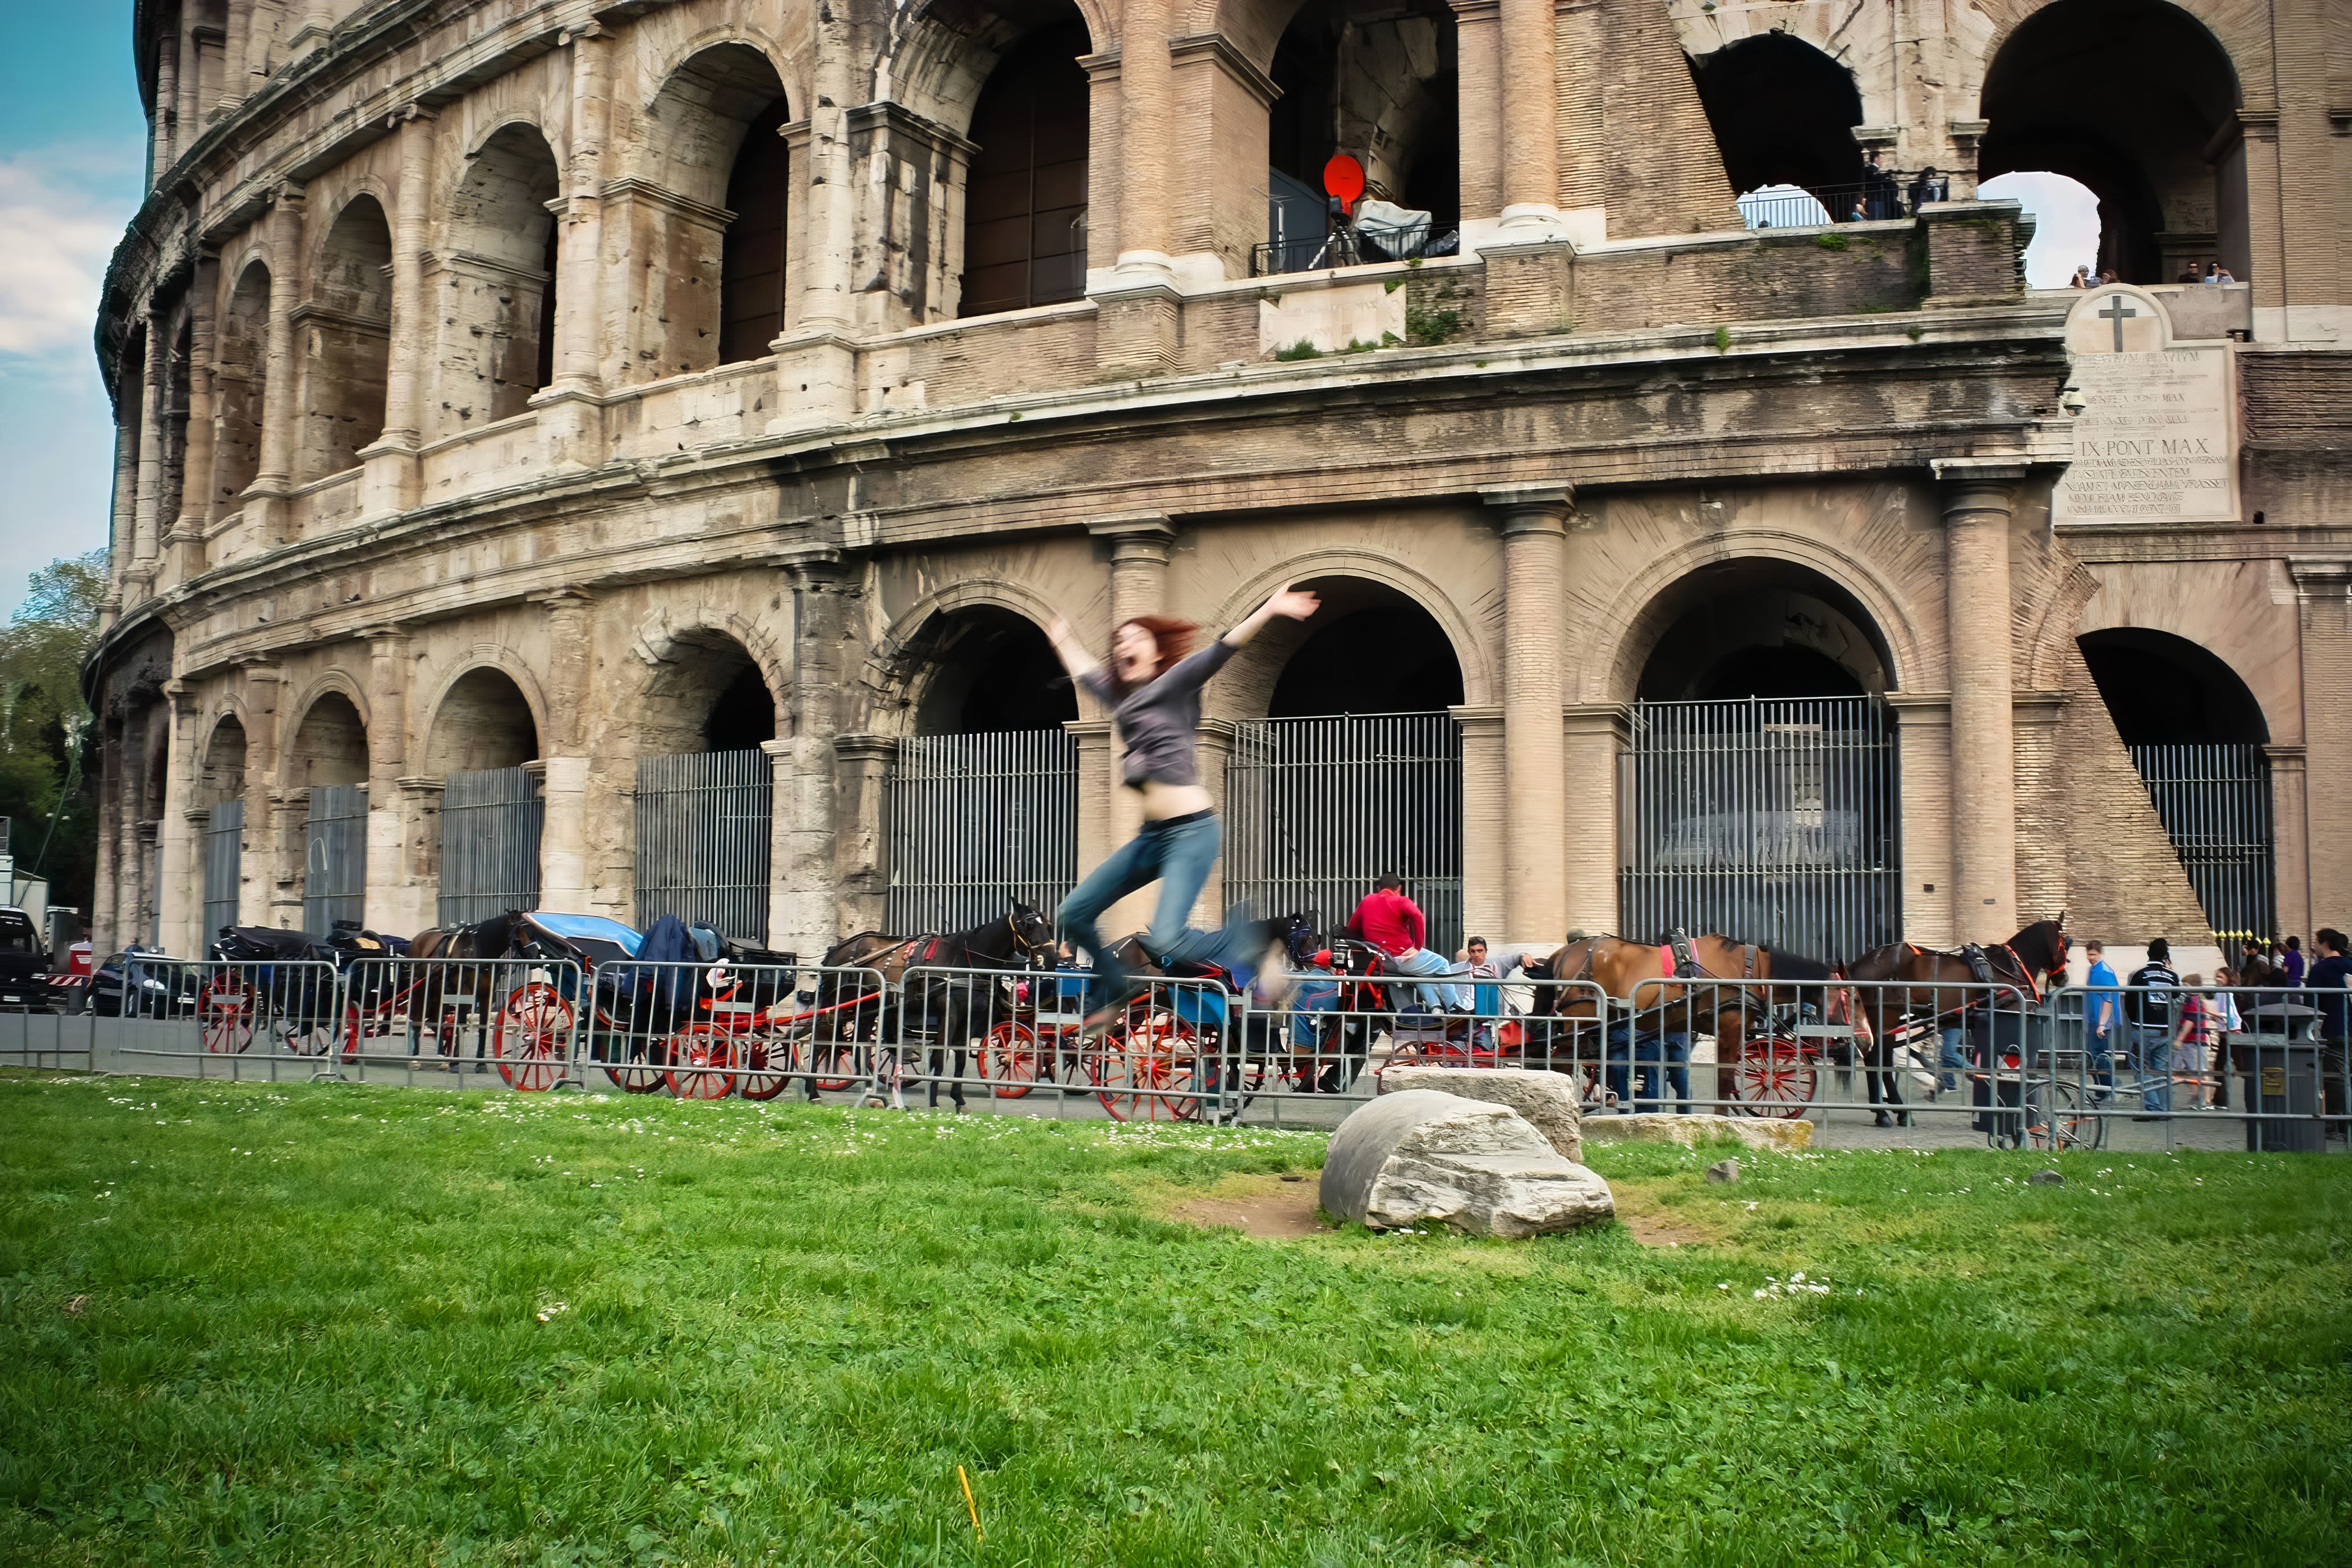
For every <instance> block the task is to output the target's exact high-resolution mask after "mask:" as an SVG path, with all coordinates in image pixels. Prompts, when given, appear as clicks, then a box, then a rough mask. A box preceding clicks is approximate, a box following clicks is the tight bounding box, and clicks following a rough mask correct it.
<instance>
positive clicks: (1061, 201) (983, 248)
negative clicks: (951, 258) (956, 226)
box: [956, 0, 1092, 316]
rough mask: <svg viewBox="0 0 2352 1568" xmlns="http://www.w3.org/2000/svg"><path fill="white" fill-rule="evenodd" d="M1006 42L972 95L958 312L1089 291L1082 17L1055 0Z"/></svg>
mask: <svg viewBox="0 0 2352 1568" xmlns="http://www.w3.org/2000/svg"><path fill="white" fill-rule="evenodd" d="M1057 9H1058V10H1059V12H1060V13H1061V14H1060V15H1059V16H1050V15H1049V16H1047V17H1046V18H1045V20H1043V21H1042V22H1040V23H1039V24H1037V25H1035V26H1031V27H1029V28H1028V29H1027V30H1026V31H1024V33H1022V34H1021V35H1020V36H1019V37H1017V38H1015V39H1013V40H1010V41H1008V43H1007V45H1006V47H1004V48H1003V50H1002V52H1001V53H1000V54H999V55H998V57H997V58H996V60H995V62H994V64H993V65H992V67H991V68H990V70H989V72H988V75H987V77H986V78H985V79H984V80H983V81H982V84H981V88H980V90H979V92H978V94H977V95H976V96H975V97H974V99H973V100H972V106H971V118H970V120H969V121H967V123H966V125H965V127H964V131H965V135H966V137H967V138H968V140H969V142H971V144H972V152H971V154H970V158H971V162H970V164H969V174H968V175H967V178H966V181H965V185H964V203H963V205H964V225H963V234H962V236H961V238H962V251H963V266H962V269H961V273H960V274H959V281H958V284H957V295H956V298H957V305H956V313H957V314H958V315H962V316H982V315H990V314H993V313H995V312H997V311H1002V310H1026V309H1029V308H1030V307H1032V306H1036V305H1051V304H1058V303H1060V302H1062V301H1064V300H1075V299H1077V298H1078V297H1079V296H1081V295H1082V294H1084V293H1085V292H1086V284H1087V197H1088V195H1089V192H1088V174H1089V170H1090V164H1089V153H1088V148H1089V144H1090V141H1091V130H1092V128H1091V124H1090V120H1091V112H1092V103H1091V89H1090V88H1089V86H1088V84H1087V75H1086V71H1085V69H1084V68H1082V67H1081V66H1079V65H1078V63H1077V62H1078V60H1079V58H1081V57H1082V56H1084V55H1085V54H1086V53H1087V47H1088V43H1087V28H1086V23H1085V21H1084V20H1083V19H1082V18H1080V17H1079V16H1078V15H1077V10H1076V6H1075V5H1069V4H1068V3H1067V0H1060V4H1059V5H1058V6H1057Z"/></svg>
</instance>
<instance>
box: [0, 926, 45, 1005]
mask: <svg viewBox="0 0 2352 1568" xmlns="http://www.w3.org/2000/svg"><path fill="white" fill-rule="evenodd" d="M49 999H50V998H49V955H48V952H47V950H46V949H45V948H43V947H42V946H41V932H40V928H38V927H37V926H36V925H34V924H33V917H32V916H30V915H28V914H26V912H25V911H24V910H20V909H16V908H13V907H0V1008H7V1009H9V1010H12V1011H29V1010H31V1009H33V1008H36V1007H39V1008H44V1009H46V1008H47V1006H48V1005H49Z"/></svg>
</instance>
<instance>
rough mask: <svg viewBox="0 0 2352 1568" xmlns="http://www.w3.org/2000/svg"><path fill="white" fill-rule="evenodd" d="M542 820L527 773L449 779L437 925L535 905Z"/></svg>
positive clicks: (489, 771) (497, 771) (535, 785)
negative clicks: (438, 922)
mask: <svg viewBox="0 0 2352 1568" xmlns="http://www.w3.org/2000/svg"><path fill="white" fill-rule="evenodd" d="M546 815H547V809H546V805H545V803H544V802H543V801H542V800H541V798H540V794H539V781H538V780H537V779H536V778H534V777H532V776H531V770H530V769H529V768H483V769H479V770H477V771H474V772H468V773H451V774H449V775H448V777H447V778H446V780H445V781H444V782H443V787H442V791H441V897H440V907H439V910H438V914H437V917H436V918H437V919H438V920H439V921H440V923H441V924H443V925H445V926H446V925H462V924H465V923H466V922H467V921H482V920H488V919H489V918H491V917H492V916H493V915H500V914H504V913H505V912H506V911H507V910H533V909H537V908H538V907H539V835H540V828H541V826H542V824H543V823H544V821H545V819H546Z"/></svg>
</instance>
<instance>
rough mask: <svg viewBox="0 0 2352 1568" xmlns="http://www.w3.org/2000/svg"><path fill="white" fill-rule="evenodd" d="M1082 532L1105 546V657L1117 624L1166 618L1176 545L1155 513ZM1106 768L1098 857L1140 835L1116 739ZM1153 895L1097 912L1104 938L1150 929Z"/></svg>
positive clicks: (1082, 870)
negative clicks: (1104, 832) (1104, 834)
mask: <svg viewBox="0 0 2352 1568" xmlns="http://www.w3.org/2000/svg"><path fill="white" fill-rule="evenodd" d="M1087 532H1088V533H1091V534H1093V535H1094V536H1095V537H1096V538H1097V539H1100V540H1103V541H1105V542H1107V543H1108V545H1109V547H1110V624H1109V626H1106V627H1105V628H1104V635H1103V640H1102V644H1101V647H1102V648H1103V649H1104V651H1105V652H1106V653H1108V651H1109V647H1110V634H1111V633H1112V632H1115V631H1116V630H1118V627H1119V626H1120V625H1122V624H1123V623H1125V622H1127V621H1129V620H1131V619H1133V618H1134V617H1135V616H1157V615H1161V614H1164V613H1165V612H1166V609H1167V605H1168V560H1169V556H1170V555H1171V553H1172V552H1173V551H1174V549H1175V545H1176V529H1175V525H1174V524H1173V523H1171V521H1169V520H1168V518H1167V517H1165V516H1164V515H1162V514H1160V513H1158V512H1121V513H1117V514H1114V515H1111V516H1108V517H1096V518H1089V519H1087ZM1205 630H1206V634H1207V635H1210V636H1214V635H1217V634H1219V633H1221V632H1223V630H1224V628H1223V626H1210V627H1207V628H1205ZM1111 748H1112V750H1111V757H1110V766H1109V768H1108V772H1107V774H1106V780H1107V783H1108V788H1109V791H1110V794H1109V796H1108V800H1107V802H1106V803H1105V810H1104V821H1105V822H1106V824H1107V825H1108V828H1109V833H1108V842H1107V843H1106V844H1105V845H1104V847H1103V854H1105V855H1108V854H1109V853H1110V852H1111V851H1112V850H1113V849H1116V848H1118V847H1119V846H1120V845H1122V844H1124V843H1126V842H1127V841H1128V840H1129V839H1130V838H1132V837H1135V836H1136V835H1137V834H1138V833H1139V832H1141V831H1142V829H1143V797H1142V796H1141V795H1139V794H1137V793H1136V792H1135V791H1134V790H1131V789H1129V788H1128V787H1127V786H1126V785H1124V784H1121V783H1119V773H1120V767H1119V762H1118V738H1117V737H1116V736H1115V735H1114V736H1113V737H1112V740H1111ZM1094 867H1095V862H1094V861H1092V860H1089V861H1087V862H1086V863H1085V864H1083V865H1081V866H1080V867H1079V868H1078V875H1079V876H1081V877H1083V876H1085V875H1086V874H1087V872H1088V871H1091V870H1092V869H1094ZM1158 897H1159V894H1158V892H1157V891H1156V890H1154V889H1146V890H1145V891H1143V892H1141V893H1138V894H1134V895H1132V896H1131V897H1129V898H1125V899H1121V900H1119V901H1118V903H1116V904H1113V905H1112V906H1111V907H1110V908H1109V909H1108V910H1105V911H1104V912H1103V916H1102V922H1101V923H1102V926H1103V929H1104V931H1105V932H1106V934H1108V931H1109V929H1110V928H1111V927H1112V926H1117V927H1118V929H1119V930H1120V931H1128V930H1131V929H1139V928H1141V927H1143V926H1146V925H1149V924H1150V923H1151V911H1152V910H1153V909H1154V908H1156V907H1157V905H1156V902H1155V900H1157V899H1158Z"/></svg>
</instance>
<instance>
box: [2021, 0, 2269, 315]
mask: <svg viewBox="0 0 2352 1568" xmlns="http://www.w3.org/2000/svg"><path fill="white" fill-rule="evenodd" d="M2093 62H2095V68H2089V67H2090V66H2091V65H2092V63H2093ZM2237 105H2238V76H2237V72H2236V70H2235V69H2234V68H2232V67H2231V64H2230V58H2229V56H2228V55H2227V54H2226V53H2224V52H2223V50H2222V48H2221V45H2220V44H2219V43H2218V42H2217V41H2215V39H2214V37H2213V35H2212V34H2211V33H2210V32H2208V31H2207V30H2206V28H2205V26H2204V25H2203V24H2202V23H2200V22H2199V21H2198V20H2197V19H2196V18H2195V17H2193V16H2189V13H2187V12H2186V11H2183V10H2181V9H2180V8H2179V6H2177V5H2166V4H2164V3H2163V0H2058V3H2057V4H2055V5H2050V6H2047V7H2045V8H2044V9H2042V10H2041V11H2039V12H2036V13H2035V14H2034V15H2033V16H2030V17H2028V18H2027V19H2026V20H2025V21H2024V22H2022V23H2021V24H2019V26H2018V28H2017V30H2016V31H2015V32H2014V33H2011V35H2010V37H2009V40H2008V41H2007V42H2006V43H2004V44H2002V45H2001V47H2000V53H1999V54H1997V55H1995V56H1994V57H1993V62H1992V67H1991V68H1990V70H1988V71H1987V72H1986V73H1985V84H1984V95H1983V97H1982V99H1981V100H1979V112H1980V114H1981V116H1982V118H1983V119H1984V120H1985V121H1988V123H1989V126H1990V129H1988V130H1987V131H1986V132H1985V139H1984V146H1983V150H1982V153H1981V155H1980V156H1979V160H1978V168H1979V173H1981V174H1983V175H1984V176H1985V177H1986V178H1988V179H1990V178H1991V177H1992V176H1994V175H1997V174H2008V173H2010V172H2011V171H2012V170H2048V171H2050V172H2052V173H2053V174H2064V175H2067V176H2068V177H2070V178H2072V179H2075V180H2079V181H2081V182H2082V183H2083V184H2085V185H2088V186H2089V187H2090V188H2091V189H2092V190H2093V191H2094V192H2095V193H2097V195H2098V198H2099V229H2100V238H2099V258H2098V264H2099V266H2100V267H2101V268H2113V269H2115V271H2116V273H2117V274H2118V275H2119V276H2120V277H2121V278H2122V279H2123V280H2124V281H2125V282H2126V283H2169V282H2172V281H2174V280H2175V279H2177V278H2179V276H2180V275H2181V273H2182V271H2183V270H2184V269H2185V268H2187V267H2189V266H2191V265H2196V266H2199V267H2200V269H2201V267H2202V264H2204V263H2206V262H2209V261H2214V260H2219V261H2220V262H2221V264H2222V265H2223V266H2224V267H2226V268H2229V270H2230V272H2231V276H2232V277H2234V278H2235V279H2237V280H2238V281H2239V282H2245V281H2246V280H2247V277H2246V273H2247V268H2248V266H2249V264H2250V261H2251V257H2250V255H2249V249H2250V247H2249V246H2248V242H2247V232H2246V163H2245V148H2244V144H2243V142H2242V140H2241V139H2240V138H2239V137H2238V136H2237V135H2236V134H2235V119H2236V115H2235V111H2236V109H2237ZM2085 259H2087V258H2085Z"/></svg>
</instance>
